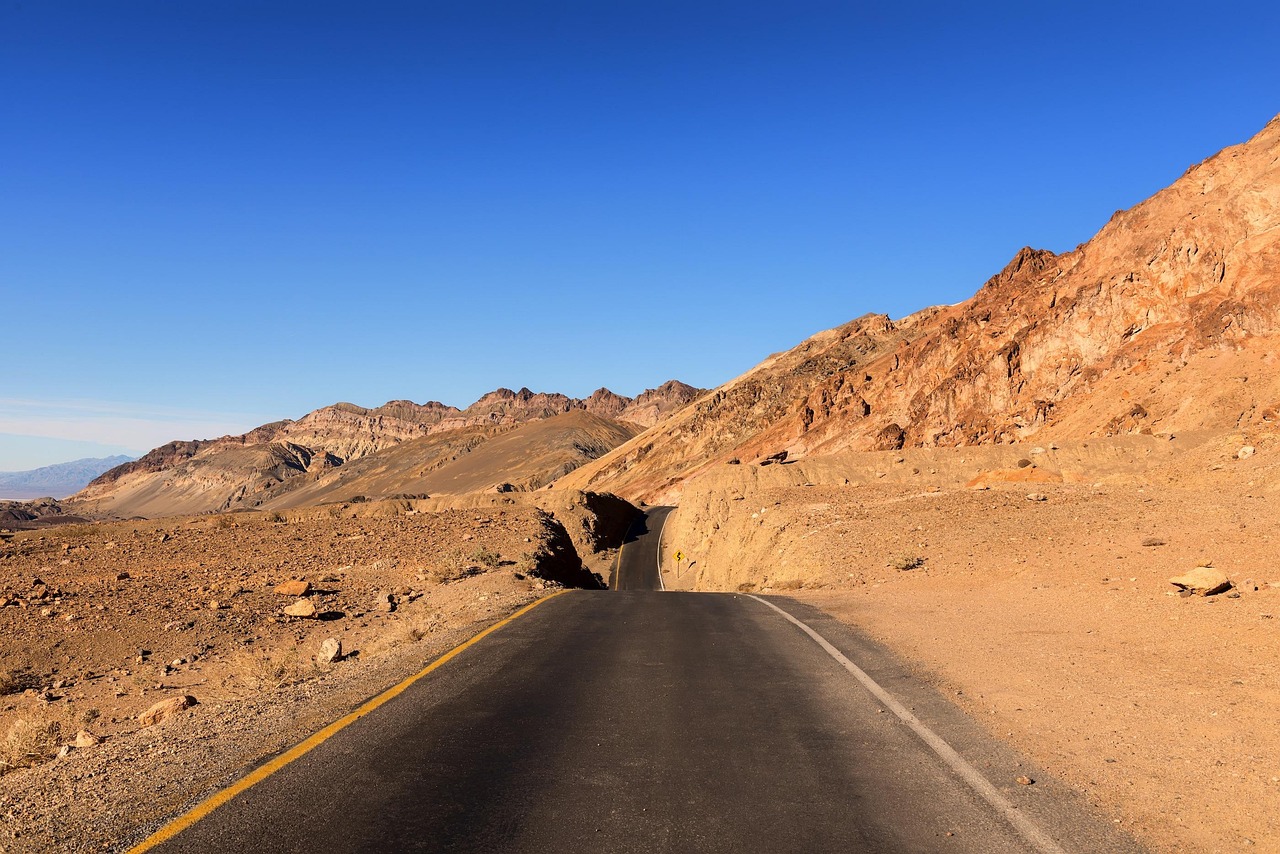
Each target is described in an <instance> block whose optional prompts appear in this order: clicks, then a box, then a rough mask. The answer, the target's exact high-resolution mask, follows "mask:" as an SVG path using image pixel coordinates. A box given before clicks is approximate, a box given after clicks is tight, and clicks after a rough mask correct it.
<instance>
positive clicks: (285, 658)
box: [230, 646, 314, 691]
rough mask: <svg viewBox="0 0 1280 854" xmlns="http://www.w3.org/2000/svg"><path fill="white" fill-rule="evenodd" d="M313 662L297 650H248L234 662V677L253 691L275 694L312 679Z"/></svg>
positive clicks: (232, 672)
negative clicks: (277, 691)
mask: <svg viewBox="0 0 1280 854" xmlns="http://www.w3.org/2000/svg"><path fill="white" fill-rule="evenodd" d="M313 670H314V663H313V662H312V661H311V660H310V659H309V658H306V657H305V656H303V655H302V654H301V652H299V650H298V648H297V647H296V646H295V647H289V648H288V649H275V650H270V649H268V650H245V651H243V652H241V653H240V654H238V655H236V656H235V657H234V658H233V659H232V660H231V673H230V675H231V678H232V679H234V680H235V682H236V684H238V685H239V686H241V687H243V688H247V689H248V690H250V691H274V690H276V689H277V688H283V687H284V686H286V685H292V684H293V683H295V682H300V681H301V680H303V679H305V678H307V676H310V675H311V673H312V671H313Z"/></svg>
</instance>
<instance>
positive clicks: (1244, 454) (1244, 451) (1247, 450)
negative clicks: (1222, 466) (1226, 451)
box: [1236, 445, 1256, 460]
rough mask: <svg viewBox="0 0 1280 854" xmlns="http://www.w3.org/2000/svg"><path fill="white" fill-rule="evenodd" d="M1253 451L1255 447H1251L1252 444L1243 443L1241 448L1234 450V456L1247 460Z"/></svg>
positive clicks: (1254, 451)
mask: <svg viewBox="0 0 1280 854" xmlns="http://www.w3.org/2000/svg"><path fill="white" fill-rule="evenodd" d="M1254 453H1256V449H1255V448H1254V447H1253V445H1245V446H1244V447H1243V448H1241V449H1240V450H1238V451H1236V458H1237V459H1241V460H1247V459H1249V457H1252V456H1253V455H1254Z"/></svg>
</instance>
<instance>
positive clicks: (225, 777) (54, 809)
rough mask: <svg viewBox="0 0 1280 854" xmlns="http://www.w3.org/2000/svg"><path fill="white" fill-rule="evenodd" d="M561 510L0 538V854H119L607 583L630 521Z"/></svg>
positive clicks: (485, 501)
mask: <svg viewBox="0 0 1280 854" xmlns="http://www.w3.org/2000/svg"><path fill="white" fill-rule="evenodd" d="M551 498H554V510H555V512H556V513H557V514H558V516H559V518H557V517H555V516H553V515H551V513H549V512H547V511H545V510H543V509H540V508H538V507H536V506H534V504H535V501H534V500H533V499H531V498H530V497H529V496H527V495H526V496H515V497H512V496H498V495H489V496H475V497H473V498H471V499H468V500H466V501H463V502H460V503H463V504H468V505H474V506H470V507H466V508H452V509H450V508H443V507H440V506H439V505H440V502H436V503H435V506H434V507H433V508H432V510H430V511H428V510H427V509H419V508H423V507H425V505H426V502H413V501H395V502H368V503H360V504H338V505H330V506H327V507H318V508H311V509H308V510H300V511H292V512H289V513H233V514H222V515H207V516H197V517H177V518H169V519H164V520H158V521H136V522H116V523H105V524H92V525H89V524H86V525H60V526H55V527H51V528H43V529H39V530H32V531H24V532H18V533H16V534H13V535H11V536H8V537H6V539H5V540H4V542H3V543H2V544H0V579H3V580H2V581H0V602H2V603H3V606H4V607H3V608H0V631H2V632H3V636H4V637H5V639H6V642H5V644H4V645H3V648H2V649H0V679H2V680H3V683H2V687H3V691H4V694H3V696H0V732H3V733H6V734H7V739H6V740H5V741H4V742H3V743H0V748H3V754H2V755H0V762H3V763H4V766H3V771H5V772H8V773H5V775H4V776H3V778H0V817H2V818H3V827H2V828H0V850H3V851H6V852H10V851H12V852H17V851H50V852H52V851H102V850H122V849H123V848H126V847H127V846H128V843H129V842H136V841H137V840H138V837H139V833H140V830H139V829H140V828H142V827H144V826H146V825H147V824H148V823H149V822H154V821H155V820H157V819H158V818H160V817H163V816H165V815H169V814H172V813H173V812H175V811H177V810H178V809H179V808H181V807H183V806H184V805H187V804H190V803H193V802H194V801H196V800H199V799H200V797H202V796H204V795H207V794H208V793H209V792H211V791H213V790H216V789H217V788H219V787H221V786H223V785H226V784H227V783H228V782H230V781H231V780H233V779H235V778H237V777H239V776H240V775H242V774H243V773H245V771H246V770H247V769H248V768H250V767H252V766H253V765H254V764H256V763H258V762H259V761H261V760H262V759H263V758H265V757H268V756H271V755H273V754H275V753H278V752H280V751H281V750H283V749H285V748H287V747H289V746H292V745H293V744H296V743H297V742H299V741H301V740H303V739H304V738H305V737H306V736H307V735H309V734H310V733H311V732H314V731H315V730H317V729H320V728H322V727H323V726H324V725H326V724H327V723H329V722H330V721H332V720H334V719H336V718H338V717H340V716H341V715H343V714H345V713H346V712H348V711H350V710H351V709H352V708H354V707H355V706H357V705H358V704H359V703H360V702H361V701H362V700H364V699H365V698H367V697H369V696H371V695H373V694H376V693H377V692H379V691H381V690H382V689H384V688H386V687H388V686H389V685H391V684H394V683H395V682H397V681H399V680H400V679H403V678H404V677H406V676H408V675H410V674H412V673H414V672H417V671H418V670H419V669H421V668H422V667H423V666H424V664H425V663H427V662H428V661H430V660H431V659H432V658H434V657H436V656H437V655H439V654H440V653H442V652H444V651H445V650H447V649H449V648H450V647H451V646H453V645H455V644H457V643H458V642H460V641H462V640H464V639H466V638H467V637H469V636H471V635H473V634H474V633H475V632H476V631H478V630H479V629H481V628H483V627H484V626H485V625H488V624H491V623H493V622H495V621H496V620H498V619H500V618H502V617H504V616H506V615H507V614H509V613H511V612H512V611H514V610H515V609H517V608H518V607H520V606H522V605H524V604H526V603H528V602H531V601H533V600H535V599H537V598H538V597H540V596H544V595H547V594H548V592H549V591H552V590H554V589H557V588H559V587H561V586H562V585H563V584H569V585H573V586H592V585H593V584H595V583H598V582H597V581H596V579H597V576H593V575H592V574H591V570H590V569H589V568H584V567H583V565H582V563H581V562H580V561H579V557H578V549H581V550H582V551H583V552H584V553H585V555H586V556H587V560H586V564H587V567H592V566H594V567H597V568H600V569H603V570H604V572H606V573H607V571H608V562H609V559H610V556H611V554H612V552H611V551H610V550H609V549H610V546H609V541H610V538H612V542H613V546H616V544H617V542H616V541H617V539H618V537H619V536H620V532H619V531H618V530H617V526H618V524H619V523H620V524H622V525H623V526H625V525H626V524H627V523H628V521H629V520H628V519H627V518H626V517H625V516H623V517H621V518H619V519H610V520H608V521H602V519H601V517H600V516H599V515H597V513H596V512H595V511H594V510H593V508H592V505H593V502H594V501H596V500H597V499H596V498H595V497H594V496H584V495H582V494H573V493H559V494H556V495H555V496H541V497H540V498H539V499H538V501H539V503H542V504H544V505H548V502H549V499H551ZM561 520H563V523H562V521H561ZM567 529H571V530H572V532H573V533H572V535H570V533H569V530H567ZM291 613H293V614H302V615H305V616H292V615H291ZM330 640H332V641H337V642H339V643H340V644H341V649H340V653H339V654H338V655H337V657H336V658H335V657H334V652H335V650H333V648H332V645H330V647H329V648H327V649H326V647H325V642H326V641H330ZM331 659H332V660H331ZM181 698H192V699H193V700H194V701H195V705H191V706H190V707H188V708H181V709H176V710H172V711H168V712H161V713H158V714H157V713H153V715H152V717H160V718H161V719H160V720H159V721H158V722H155V723H153V722H152V720H151V718H149V717H148V716H147V714H146V713H147V712H148V710H149V709H152V707H154V706H156V705H157V704H158V703H159V704H163V703H165V702H166V701H172V702H173V705H178V706H181V705H185V703H189V702H191V700H186V701H183V700H182V699H181ZM68 745H69V746H68ZM77 745H78V746H77Z"/></svg>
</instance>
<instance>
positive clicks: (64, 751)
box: [58, 744, 76, 759]
mask: <svg viewBox="0 0 1280 854" xmlns="http://www.w3.org/2000/svg"><path fill="white" fill-rule="evenodd" d="M75 749H76V748H75V745H72V744H64V745H62V747H61V748H60V749H59V750H58V758H59V759H66V758H67V757H68V756H70V755H71V751H73V750H75Z"/></svg>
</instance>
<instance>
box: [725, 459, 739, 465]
mask: <svg viewBox="0 0 1280 854" xmlns="http://www.w3.org/2000/svg"><path fill="white" fill-rule="evenodd" d="M724 464H725V465H727V466H740V465H742V460H740V459H738V458H737V457H731V458H730V459H728V460H725V463H724Z"/></svg>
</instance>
